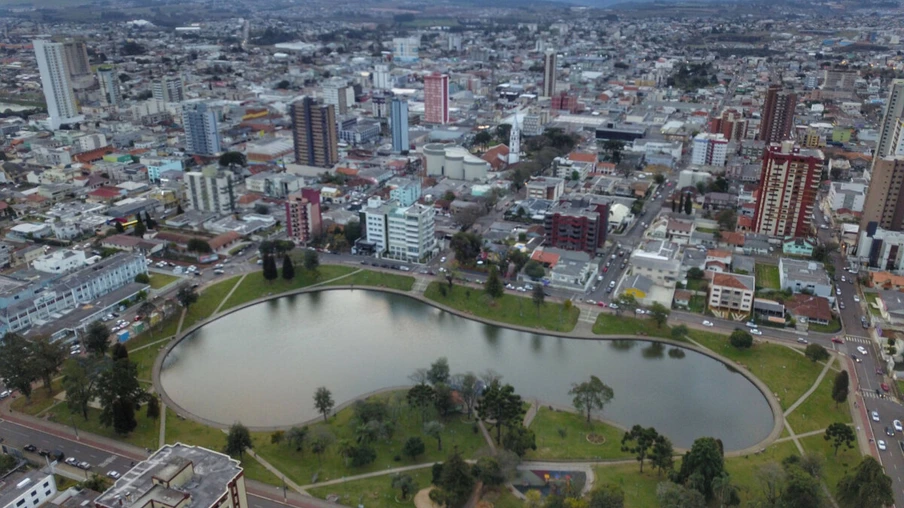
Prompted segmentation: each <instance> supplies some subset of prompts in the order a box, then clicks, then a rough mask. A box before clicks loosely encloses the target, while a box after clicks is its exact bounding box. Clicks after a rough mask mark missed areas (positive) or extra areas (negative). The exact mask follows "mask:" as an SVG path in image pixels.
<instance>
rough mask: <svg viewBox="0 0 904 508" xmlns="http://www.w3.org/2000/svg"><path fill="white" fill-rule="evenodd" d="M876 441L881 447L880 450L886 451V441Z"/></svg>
mask: <svg viewBox="0 0 904 508" xmlns="http://www.w3.org/2000/svg"><path fill="white" fill-rule="evenodd" d="M876 443H878V445H879V449H880V450H882V451H885V450H886V446H885V441H884V440H882V439H880V440H878V441H876Z"/></svg>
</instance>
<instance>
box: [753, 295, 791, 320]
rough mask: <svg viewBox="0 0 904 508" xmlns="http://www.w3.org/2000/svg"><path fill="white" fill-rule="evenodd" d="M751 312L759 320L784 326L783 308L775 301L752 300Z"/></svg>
mask: <svg viewBox="0 0 904 508" xmlns="http://www.w3.org/2000/svg"><path fill="white" fill-rule="evenodd" d="M753 312H754V314H756V315H757V317H759V318H760V319H765V320H767V321H769V322H771V323H775V324H778V325H783V326H784V324H785V306H784V305H783V304H781V303H779V302H777V301H775V300H767V299H765V298H754V299H753Z"/></svg>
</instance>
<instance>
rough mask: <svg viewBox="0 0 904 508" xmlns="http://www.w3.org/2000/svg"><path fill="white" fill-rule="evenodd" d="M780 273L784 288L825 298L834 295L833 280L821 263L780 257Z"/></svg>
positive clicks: (781, 283)
mask: <svg viewBox="0 0 904 508" xmlns="http://www.w3.org/2000/svg"><path fill="white" fill-rule="evenodd" d="M778 273H779V281H780V285H781V288H782V289H790V290H791V291H793V292H794V293H802V292H807V293H809V294H812V295H815V296H821V297H823V298H830V297H831V296H832V281H831V280H830V279H829V274H827V273H826V270H825V268H824V267H823V266H822V264H821V263H817V262H816V261H803V260H798V259H791V258H779V260H778Z"/></svg>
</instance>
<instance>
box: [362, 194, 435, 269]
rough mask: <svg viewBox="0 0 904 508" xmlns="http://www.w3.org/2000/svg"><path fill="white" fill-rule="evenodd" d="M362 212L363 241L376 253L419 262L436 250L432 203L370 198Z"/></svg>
mask: <svg viewBox="0 0 904 508" xmlns="http://www.w3.org/2000/svg"><path fill="white" fill-rule="evenodd" d="M362 212H363V213H364V224H363V229H364V232H365V237H366V239H367V241H369V242H373V243H374V244H375V245H376V252H377V254H378V255H387V256H388V257H391V258H393V259H401V260H405V261H410V262H414V263H417V262H420V261H424V260H426V259H428V258H430V257H431V256H432V255H433V254H434V253H435V252H436V224H435V212H434V209H433V207H432V206H425V205H421V204H417V203H415V204H413V205H411V206H399V202H398V201H396V200H391V201H388V202H384V201H382V200H381V199H380V198H371V199H369V200H368V202H367V206H366V207H365V208H364V209H363V210H362Z"/></svg>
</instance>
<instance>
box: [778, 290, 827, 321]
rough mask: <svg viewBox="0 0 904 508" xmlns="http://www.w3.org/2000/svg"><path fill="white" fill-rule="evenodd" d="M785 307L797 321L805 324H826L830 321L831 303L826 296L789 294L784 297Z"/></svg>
mask: <svg viewBox="0 0 904 508" xmlns="http://www.w3.org/2000/svg"><path fill="white" fill-rule="evenodd" d="M785 308H786V309H787V310H788V313H789V314H790V315H791V317H793V318H794V319H795V321H797V323H798V326H800V325H802V324H806V325H807V327H809V325H811V324H816V325H828V324H829V323H830V322H831V321H832V305H831V303H829V300H828V299H827V298H824V297H822V296H813V295H806V294H796V295H791V298H786V299H785Z"/></svg>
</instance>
